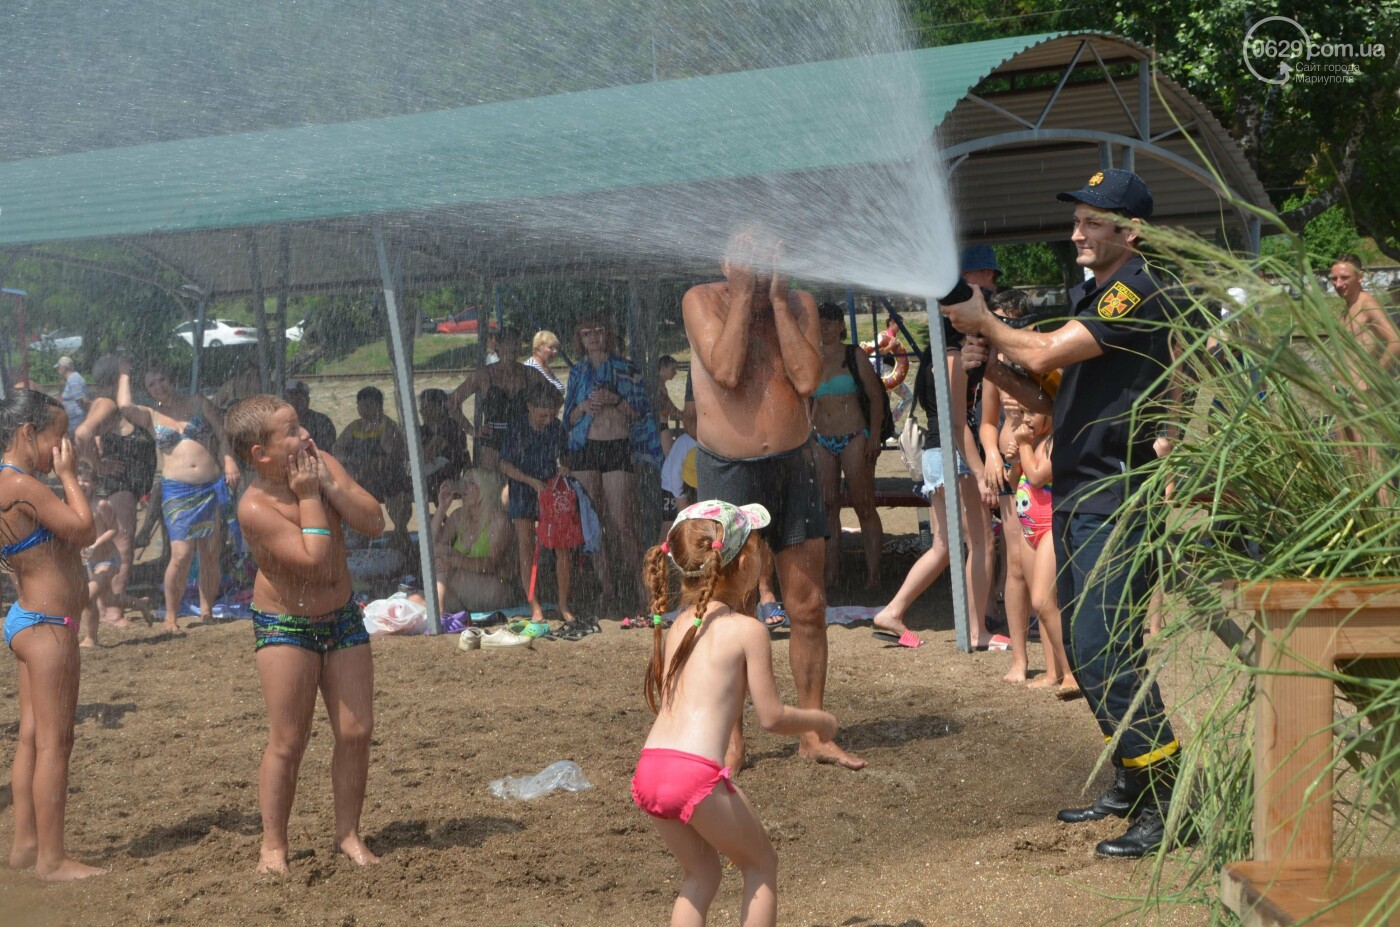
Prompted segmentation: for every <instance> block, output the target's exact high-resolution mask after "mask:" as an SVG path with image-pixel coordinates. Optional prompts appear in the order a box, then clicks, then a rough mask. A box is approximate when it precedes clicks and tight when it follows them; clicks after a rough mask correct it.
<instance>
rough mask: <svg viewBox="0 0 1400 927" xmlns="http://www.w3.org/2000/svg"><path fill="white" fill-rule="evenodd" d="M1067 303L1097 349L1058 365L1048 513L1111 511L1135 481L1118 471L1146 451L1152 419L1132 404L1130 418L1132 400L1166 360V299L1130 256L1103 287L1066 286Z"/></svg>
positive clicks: (1141, 459) (1138, 461) (1147, 456)
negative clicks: (1096, 353) (1082, 358)
mask: <svg viewBox="0 0 1400 927" xmlns="http://www.w3.org/2000/svg"><path fill="white" fill-rule="evenodd" d="M1070 306H1071V307H1072V309H1073V318H1074V319H1075V320H1077V321H1078V322H1080V323H1082V324H1083V325H1084V327H1085V328H1087V329H1088V330H1089V333H1090V334H1091V335H1093V336H1094V340H1095V341H1097V342H1098V343H1099V346H1100V347H1102V348H1103V355H1102V356H1100V357H1095V358H1091V359H1090V360H1086V361H1083V362H1081V363H1078V364H1071V365H1070V366H1069V367H1067V368H1065V371H1064V376H1063V379H1062V380H1061V381H1060V390H1059V392H1058V393H1057V394H1056V396H1055V446H1054V449H1053V450H1052V452H1051V466H1052V474H1053V479H1054V487H1055V488H1054V492H1053V496H1054V503H1055V511H1057V512H1070V513H1074V512H1080V513H1087V514H1094V515H1112V514H1113V513H1114V512H1116V511H1117V510H1118V509H1119V508H1121V507H1122V505H1123V501H1124V499H1126V498H1127V497H1128V496H1129V495H1130V494H1131V493H1132V492H1133V490H1135V489H1136V488H1137V485H1138V483H1137V480H1134V479H1132V478H1131V477H1129V478H1128V479H1124V478H1123V474H1124V473H1128V472H1129V471H1131V470H1132V469H1133V468H1134V467H1138V466H1141V465H1142V464H1143V463H1145V462H1146V461H1149V460H1151V459H1152V458H1153V456H1154V455H1153V451H1152V442H1153V440H1154V439H1155V438H1156V436H1157V422H1156V419H1155V417H1154V416H1152V415H1151V414H1150V411H1149V410H1139V412H1138V413H1137V417H1136V420H1135V421H1134V420H1133V404H1134V403H1135V402H1136V401H1137V400H1138V398H1139V397H1141V396H1142V395H1144V394H1145V393H1146V392H1147V391H1148V389H1149V388H1150V387H1151V386H1152V384H1153V383H1154V382H1156V380H1157V379H1158V378H1159V377H1160V376H1161V374H1162V371H1163V369H1164V368H1165V366H1166V365H1167V363H1168V362H1169V361H1170V359H1171V358H1170V348H1169V338H1168V332H1167V331H1166V329H1165V328H1164V327H1163V323H1165V322H1166V321H1167V319H1168V313H1169V311H1170V300H1169V299H1168V298H1167V297H1166V295H1165V294H1164V293H1163V292H1162V288H1161V285H1160V284H1159V283H1158V282H1157V281H1156V280H1154V279H1153V277H1152V275H1151V274H1150V273H1148V271H1147V268H1146V266H1145V265H1144V263H1143V260H1142V258H1141V257H1133V258H1130V259H1129V260H1128V262H1127V263H1126V264H1124V265H1123V266H1122V267H1120V268H1119V269H1118V272H1117V273H1115V274H1114V275H1113V276H1112V277H1111V278H1109V279H1108V280H1107V281H1106V282H1105V283H1104V285H1103V286H1099V285H1098V284H1097V283H1096V282H1095V281H1094V279H1093V278H1090V279H1088V280H1086V281H1084V282H1083V283H1081V284H1080V285H1079V286H1077V287H1075V288H1074V289H1072V290H1071V291H1070Z"/></svg>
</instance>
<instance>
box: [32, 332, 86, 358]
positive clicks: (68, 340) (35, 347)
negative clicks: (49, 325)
mask: <svg viewBox="0 0 1400 927" xmlns="http://www.w3.org/2000/svg"><path fill="white" fill-rule="evenodd" d="M82 346H83V336H82V335H81V334H80V333H78V332H75V331H69V330H66V329H60V330H59V331H54V332H44V333H43V334H42V335H40V336H39V337H38V338H36V339H35V340H34V341H31V342H29V350H31V351H48V352H49V353H51V354H76V353H77V352H78V351H79V350H80V349H81V348H82Z"/></svg>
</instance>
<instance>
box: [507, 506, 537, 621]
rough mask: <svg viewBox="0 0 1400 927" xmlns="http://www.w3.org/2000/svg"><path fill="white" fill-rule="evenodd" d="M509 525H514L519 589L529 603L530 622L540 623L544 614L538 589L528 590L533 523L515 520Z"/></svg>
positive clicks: (533, 537)
mask: <svg viewBox="0 0 1400 927" xmlns="http://www.w3.org/2000/svg"><path fill="white" fill-rule="evenodd" d="M511 524H513V525H515V549H516V556H518V557H519V558H520V588H521V589H523V590H525V601H527V602H529V603H530V620H531V621H542V620H544V612H542V611H541V610H540V591H539V589H538V588H536V589H531V588H530V567H531V566H533V565H534V562H535V523H534V521H533V520H532V519H529V518H515V519H512V520H511ZM535 585H536V586H538V585H539V584H538V583H536V584H535Z"/></svg>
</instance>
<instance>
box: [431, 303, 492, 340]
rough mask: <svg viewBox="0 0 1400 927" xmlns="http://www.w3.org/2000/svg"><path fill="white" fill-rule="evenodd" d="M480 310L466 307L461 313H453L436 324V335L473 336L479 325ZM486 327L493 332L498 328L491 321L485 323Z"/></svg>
mask: <svg viewBox="0 0 1400 927" xmlns="http://www.w3.org/2000/svg"><path fill="white" fill-rule="evenodd" d="M480 308H481V307H479V306H468V307H467V308H465V309H463V310H462V311H461V312H454V313H453V314H452V315H449V316H448V317H447V318H445V319H443V320H442V321H441V322H439V323H438V326H437V330H438V333H439V334H442V335H475V334H476V332H477V326H478V325H479V324H480V322H479V321H478V312H479V310H480ZM487 327H488V329H489V330H491V331H495V330H496V328H497V327H498V326H497V325H496V322H495V321H494V320H492V321H490V322H488V323H487Z"/></svg>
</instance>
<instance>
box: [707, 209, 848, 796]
mask: <svg viewBox="0 0 1400 927" xmlns="http://www.w3.org/2000/svg"><path fill="white" fill-rule="evenodd" d="M781 263H782V242H779V241H775V240H773V238H772V236H771V235H769V234H768V233H767V232H766V230H764V229H762V228H761V227H759V226H756V225H755V226H748V227H745V228H742V229H740V230H738V231H736V232H735V233H734V234H733V235H732V236H731V237H730V240H729V248H728V252H727V254H726V256H725V258H724V260H723V261H722V262H721V264H720V269H721V270H722V271H723V273H724V277H725V279H724V280H723V281H722V282H717V283H703V284H700V285H698V286H694V287H692V288H691V289H690V291H689V292H687V293H686V294H685V299H684V300H683V301H682V303H681V311H682V314H683V315H684V317H685V331H686V335H687V336H688V337H689V339H690V347H691V358H692V362H691V370H690V376H691V380H692V381H693V383H694V389H695V408H696V411H697V423H696V440H697V441H698V442H699V444H700V447H699V448H698V450H697V453H696V475H697V477H698V479H699V484H700V485H699V489H698V492H699V496H700V498H702V499H719V500H721V501H723V502H729V503H731V504H733V505H747V504H749V503H755V502H756V503H760V504H762V505H763V506H764V507H765V508H767V509H768V511H769V512H770V513H771V514H772V522H771V523H770V524H769V525H768V527H766V528H765V529H763V535H764V540H766V541H767V542H768V545H769V547H771V548H772V549H773V551H774V552H775V553H776V555H777V556H776V560H777V568H778V582H779V584H780V585H781V587H782V592H783V603H784V605H785V606H786V608H787V612H788V615H789V617H790V620H791V622H792V640H791V645H790V649H791V663H792V675H793V681H794V683H796V686H797V704H798V705H799V706H800V707H802V708H821V707H822V696H823V693H824V690H825V688H826V652H827V651H826V591H825V589H824V588H823V577H824V575H825V562H826V536H827V524H826V511H825V507H824V505H823V503H822V497H821V489H820V486H819V484H818V483H817V479H816V464H815V461H814V459H813V457H812V450H811V447H810V446H809V443H808V439H809V437H810V436H811V432H812V425H811V420H810V419H809V417H808V414H807V399H808V397H810V396H811V395H812V393H813V392H814V391H815V390H816V388H817V385H818V383H820V382H821V375H822V357H821V335H820V330H819V327H818V322H817V305H816V301H815V300H813V298H812V295H811V294H810V293H805V292H803V291H801V290H793V291H789V290H788V281H787V278H786V277H785V276H783V275H782V273H781V272H780V271H779V267H780V266H781ZM799 752H800V753H801V755H802V756H805V757H807V758H809V759H814V760H816V761H817V762H821V763H836V764H839V765H841V766H845V767H847V768H848V769H861V768H862V767H864V766H865V761H864V760H862V759H861V758H859V757H857V756H855V755H854V754H851V753H848V752H846V751H845V750H843V749H841V748H840V747H839V746H837V745H836V743H835V742H834V741H830V740H826V741H824V740H822V739H821V738H820V737H818V736H817V735H816V734H815V733H812V732H808V733H805V734H803V735H802V739H801V742H800V746H799ZM743 754H744V746H743V735H742V732H741V731H739V730H737V729H736V731H735V734H734V737H733V739H732V740H731V742H730V748H729V750H728V751H727V752H726V754H725V760H726V762H727V763H728V764H729V766H730V768H732V769H740V768H742V765H743Z"/></svg>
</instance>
